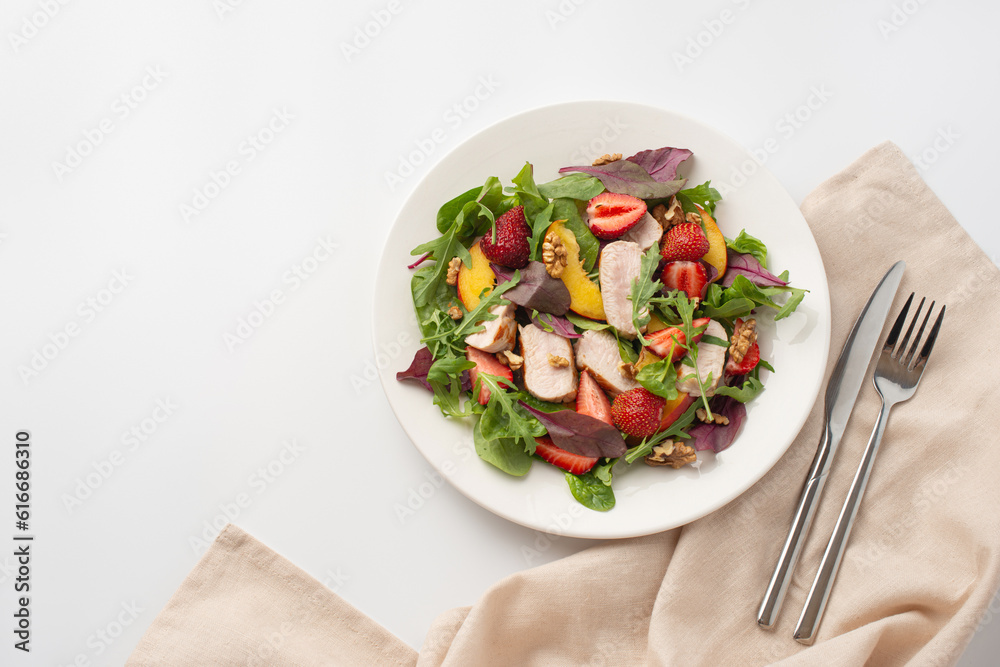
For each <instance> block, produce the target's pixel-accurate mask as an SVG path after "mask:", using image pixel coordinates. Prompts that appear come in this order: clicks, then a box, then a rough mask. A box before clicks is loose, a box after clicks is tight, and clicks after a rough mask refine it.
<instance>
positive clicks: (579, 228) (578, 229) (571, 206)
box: [552, 197, 601, 272]
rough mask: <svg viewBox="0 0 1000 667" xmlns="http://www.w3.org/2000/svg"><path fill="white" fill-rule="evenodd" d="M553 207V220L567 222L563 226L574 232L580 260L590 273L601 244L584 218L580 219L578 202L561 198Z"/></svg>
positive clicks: (585, 269)
mask: <svg viewBox="0 0 1000 667" xmlns="http://www.w3.org/2000/svg"><path fill="white" fill-rule="evenodd" d="M552 206H553V209H552V219H553V220H565V221H566V222H564V223H563V225H564V226H565V227H566V229H568V230H569V231H571V232H573V236H575V237H576V242H577V243H578V244H579V246H580V260H581V261H582V262H583V270H584V271H587V272H589V271H590V270H591V269H593V268H594V265H595V264H596V263H597V255H598V253H600V251H601V242H600V241H598V240H597V237H596V236H594V233H593V232H591V231H590V228H589V227H587V225H586V223H585V222H584V221H583V218H581V217H580V209H579V208H577V204H576V200H574V199H566V198H565V197H560V198H559V199H555V200H553V201H552Z"/></svg>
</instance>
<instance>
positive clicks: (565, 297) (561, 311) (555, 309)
mask: <svg viewBox="0 0 1000 667" xmlns="http://www.w3.org/2000/svg"><path fill="white" fill-rule="evenodd" d="M490 267H491V268H492V269H493V273H494V274H496V277H497V280H498V281H499V282H500V283H505V282H507V281H508V280H510V278H511V277H512V276H513V274H512V273H510V270H509V269H506V268H504V267H502V266H499V265H497V264H490ZM503 298H505V299H507V300H508V301H510V302H511V303H516V304H517V305H519V306H523V307H524V308H527V309H529V310H537V311H538V312H540V313H552V314H553V315H565V314H566V311H567V310H569V302H570V297H569V290H568V289H567V288H566V283H564V282H563V281H561V280H559V279H558V278H553V277H552V276H550V275H549V273H548V271H546V270H545V265H544V264H542V263H541V262H528V265H527V266H526V267H524V268H523V269H521V280H520V281H519V282H518V283H517V286H515V287H513V288H512V289H510V290H508V291H507V292H505V293H504V295H503Z"/></svg>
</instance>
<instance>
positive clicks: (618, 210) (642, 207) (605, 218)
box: [587, 192, 646, 241]
mask: <svg viewBox="0 0 1000 667" xmlns="http://www.w3.org/2000/svg"><path fill="white" fill-rule="evenodd" d="M587 215H588V217H589V220H588V224H589V225H590V231H592V232H593V233H594V236H596V237H597V238H599V239H604V240H605V241H610V240H612V239H616V238H618V237H620V236H621V235H622V234H624V233H625V232H627V231H628V230H630V229H632V227H634V226H635V224H636V223H637V222H639V220H641V219H642V216H644V215H646V202H644V201H643V200H641V199H639V198H637V197H632V196H631V195H622V194H618V193H617V192H603V193H601V194H599V195H597V196H596V197H594V198H593V199H591V200H590V203H588V204H587Z"/></svg>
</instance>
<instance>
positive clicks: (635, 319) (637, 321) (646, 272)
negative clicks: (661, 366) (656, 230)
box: [628, 243, 663, 346]
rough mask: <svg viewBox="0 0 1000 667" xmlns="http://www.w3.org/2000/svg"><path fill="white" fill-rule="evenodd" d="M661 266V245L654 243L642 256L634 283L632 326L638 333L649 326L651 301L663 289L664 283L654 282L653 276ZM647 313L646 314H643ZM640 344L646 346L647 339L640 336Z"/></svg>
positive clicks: (631, 293) (631, 295)
mask: <svg viewBox="0 0 1000 667" xmlns="http://www.w3.org/2000/svg"><path fill="white" fill-rule="evenodd" d="M659 266H660V244H659V243H654V244H653V245H652V246H650V248H649V250H647V251H646V254H645V255H643V256H642V260H641V262H640V265H639V277H638V278H637V279H636V281H635V282H634V283H632V290H631V292H630V293H629V297H628V298H629V300H630V301H631V302H632V325H633V326H634V327H635V330H636V331H642V328H643V327H644V326H646V325H647V324H649V320H650V317H651V316H650V313H649V300H650V299H651V298H652V297H653V296H654V295H655V294H656V293H657V292H659V291H660V290H661V289H662V288H663V283H661V282H660V281H659V280H653V274H655V273H656V269H657V268H658V267H659ZM643 313H645V314H643ZM639 342H640V343H642V345H643V346H645V345H646V339H645V338H643V337H642V336H639Z"/></svg>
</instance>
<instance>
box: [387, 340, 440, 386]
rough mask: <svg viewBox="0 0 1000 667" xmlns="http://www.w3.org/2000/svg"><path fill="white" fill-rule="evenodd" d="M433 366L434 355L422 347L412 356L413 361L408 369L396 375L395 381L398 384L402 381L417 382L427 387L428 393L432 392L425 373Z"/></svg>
mask: <svg viewBox="0 0 1000 667" xmlns="http://www.w3.org/2000/svg"><path fill="white" fill-rule="evenodd" d="M433 365H434V355H432V354H431V351H430V350H429V349H428V348H426V347H422V348H420V349H419V350H417V353H416V354H415V355H413V361H412V362H410V367H409V368H407V369H406V370H405V371H399V372H398V373H396V379H397V380H399V381H400V382H402V381H403V380H410V381H413V382H419V383H420V384H422V385H424V386H425V387H427V390H428V391H434V389H433V388H432V387H431V383H430V382H428V381H427V371H429V370H430V369H431V366H433Z"/></svg>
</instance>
